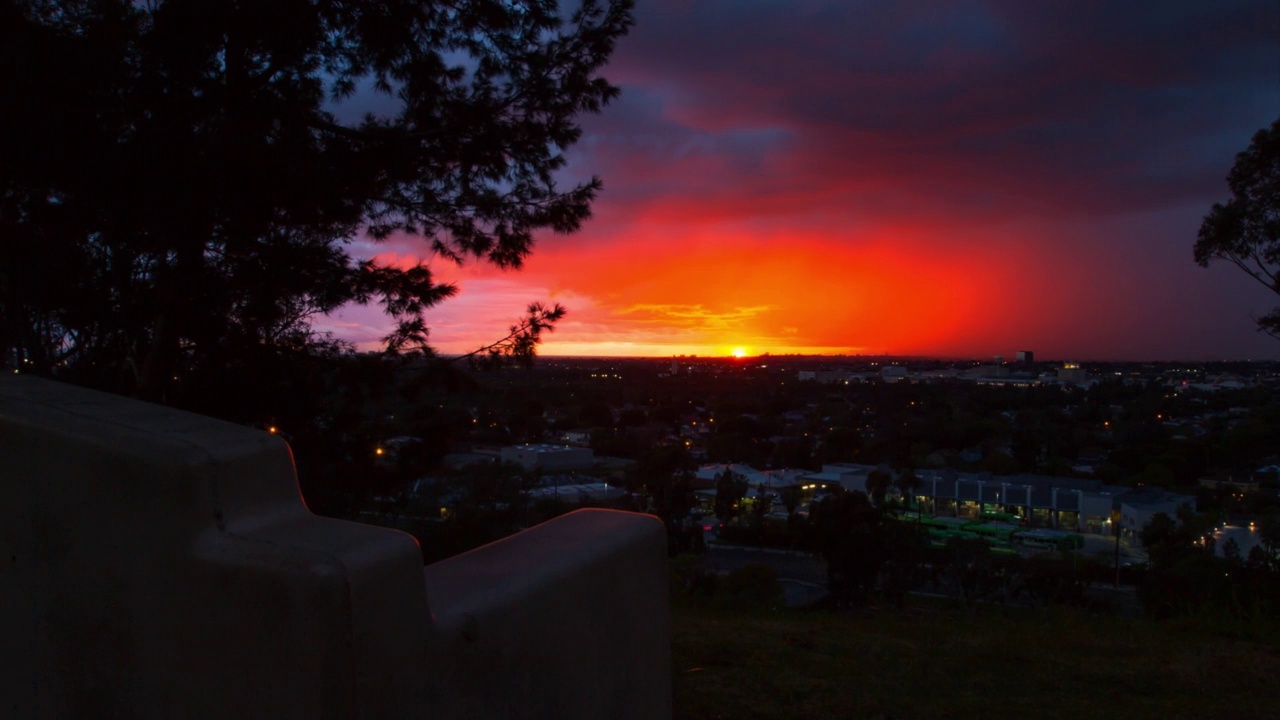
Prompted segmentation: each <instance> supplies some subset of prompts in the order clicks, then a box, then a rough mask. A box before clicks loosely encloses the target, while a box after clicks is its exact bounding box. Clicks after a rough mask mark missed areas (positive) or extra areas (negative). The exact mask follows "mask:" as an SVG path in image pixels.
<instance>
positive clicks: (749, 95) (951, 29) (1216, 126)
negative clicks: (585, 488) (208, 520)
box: [317, 0, 1280, 360]
mask: <svg viewBox="0 0 1280 720" xmlns="http://www.w3.org/2000/svg"><path fill="white" fill-rule="evenodd" d="M917 5H918V4H910V5H901V6H899V5H897V4H888V5H885V6H883V7H881V8H880V9H879V10H878V11H876V12H871V11H869V10H868V9H867V8H864V7H863V6H862V5H861V4H854V3H847V4H846V3H821V2H807V1H803V0H796V1H789V0H764V1H762V2H757V3H742V2H739V1H738V0H705V2H699V3H684V2H676V1H675V0H646V2H643V3H639V6H638V8H637V24H636V26H635V28H634V29H633V31H632V32H631V34H630V35H629V36H628V37H626V38H624V39H623V41H622V42H621V43H620V45H619V47H618V51H617V53H616V55H615V57H614V58H613V60H612V62H611V63H610V64H609V65H608V66H607V67H606V68H605V69H604V71H603V74H604V75H605V76H606V77H608V78H609V79H610V80H612V81H614V82H616V83H618V84H619V85H620V87H621V88H622V95H621V97H620V98H619V99H618V100H617V101H615V102H614V103H613V104H611V105H610V106H609V107H608V108H606V109H605V111H604V112H603V113H601V114H600V115H598V116H586V117H584V118H582V121H583V129H584V134H583V138H582V141H581V142H580V143H579V144H578V145H577V146H574V147H573V148H571V149H570V150H569V151H568V152H567V159H568V166H567V167H568V170H567V172H571V173H573V175H572V176H566V178H565V179H564V184H566V185H568V184H571V183H572V182H574V181H575V179H576V180H581V179H583V178H585V177H587V176H590V175H593V174H595V175H599V176H600V177H601V178H602V179H603V181H604V190H603V191H602V193H601V194H600V196H599V197H598V198H597V200H596V202H595V204H594V205H593V214H594V217H593V218H591V219H590V220H588V221H587V222H586V224H585V225H584V227H583V228H582V230H581V231H580V232H578V233H576V234H574V235H571V236H558V235H554V234H551V233H547V234H546V235H543V236H539V237H538V243H537V247H536V248H535V249H534V251H533V254H532V255H531V256H530V257H529V258H528V260H527V261H526V265H525V267H524V268H523V269H521V270H520V271H518V272H503V271H500V270H497V269H494V268H491V267H487V266H485V265H483V264H481V263H474V262H473V263H469V264H467V265H465V266H463V267H457V266H454V265H452V264H451V263H448V262H445V261H442V260H439V259H434V258H431V257H429V256H424V255H423V253H425V252H427V250H425V248H426V247H427V244H426V243H425V242H424V241H423V240H421V239H416V238H409V237H394V238H391V239H390V240H388V241H387V242H384V243H380V244H377V245H373V244H370V243H368V242H366V241H356V242H355V243H353V245H352V252H353V253H354V254H356V255H359V256H362V257H375V258H376V260H377V261H378V262H380V263H391V264H395V263H412V262H416V261H418V260H419V259H422V260H425V261H427V262H428V263H429V264H430V266H431V268H432V270H433V272H434V273H435V274H436V275H437V277H439V278H440V279H441V280H442V281H447V282H453V283H456V284H457V286H458V288H459V293H458V295H457V296H456V297H455V298H453V299H450V300H448V301H446V302H444V303H442V304H440V305H439V306H438V307H435V308H432V309H431V310H430V311H429V313H428V316H427V320H428V324H429V325H430V327H431V343H432V345H433V347H435V348H436V349H437V350H438V351H440V352H442V353H446V354H455V353H465V352H469V351H471V350H474V349H475V348H477V347H479V346H481V345H484V344H486V343H488V342H492V341H493V340H495V339H497V338H500V337H501V336H502V335H503V334H504V333H505V332H506V328H507V327H508V326H509V325H510V324H511V323H512V322H514V321H515V320H517V319H518V318H519V317H520V315H521V313H522V310H523V308H524V307H525V306H526V305H527V304H528V303H530V302H533V301H544V302H551V301H554V302H559V303H561V304H563V305H564V306H565V307H566V308H567V309H568V314H567V316H566V317H565V319H564V320H563V321H562V322H561V323H560V324H559V325H558V326H557V328H556V330H555V332H554V333H551V334H549V335H547V336H545V340H544V342H543V344H542V346H541V347H540V349H539V352H540V353H541V354H543V355H585V356H619V355H629V356H654V357H667V356H672V355H694V354H696V355H700V356H728V355H731V354H732V353H733V352H734V350H735V349H739V348H740V349H742V350H743V351H744V352H745V353H747V354H749V355H759V354H765V353H770V354H793V353H797V354H824V355H831V354H845V355H852V354H892V355H916V356H935V357H937V356H947V357H990V356H993V355H1004V356H1012V355H1013V353H1014V352H1015V351H1018V350H1032V351H1034V352H1035V353H1036V356H1037V358H1045V359H1077V360H1089V359H1137V360H1142V359H1213V358H1221V359H1244V358H1253V359H1264V358H1275V357H1278V356H1280V344H1277V343H1275V342H1274V340H1272V339H1270V338H1267V337H1266V336H1264V335H1261V334H1260V333H1258V332H1256V330H1255V326H1254V321H1253V318H1255V317H1257V316H1259V315H1261V314H1263V313H1265V312H1267V310H1268V309H1269V308H1270V306H1271V305H1273V304H1274V300H1275V298H1274V295H1273V294H1271V293H1269V292H1268V291H1267V290H1266V289H1264V288H1261V287H1257V286H1254V285H1252V284H1251V283H1250V282H1249V281H1248V280H1247V278H1243V276H1240V275H1239V274H1238V272H1237V271H1235V270H1234V269H1232V268H1229V267H1225V266H1221V265H1215V266H1213V267H1211V268H1209V269H1208V270H1205V269H1203V268H1200V267H1198V266H1196V264H1195V263H1194V262H1193V261H1192V252H1191V249H1192V245H1193V244H1194V242H1195V238H1196V232H1197V229H1198V227H1199V223H1200V220H1201V218H1202V217H1203V216H1204V214H1205V212H1206V211H1207V210H1208V208H1209V207H1210V206H1211V205H1212V203H1214V202H1217V201H1221V200H1224V199H1226V196H1227V193H1228V190H1227V188H1226V184H1225V182H1224V177H1225V175H1226V173H1227V171H1228V170H1229V169H1230V165H1231V162H1232V159H1233V157H1234V155H1235V153H1236V152H1238V151H1239V150H1241V149H1243V148H1244V147H1245V146H1246V145H1247V144H1248V140H1249V138H1250V136H1251V135H1252V134H1253V132H1254V131H1256V130H1257V129H1258V128H1260V127H1263V126H1264V125H1267V124H1269V123H1270V122H1271V121H1273V120H1274V119H1275V117H1276V116H1277V114H1280V84H1277V83H1276V82H1275V68H1276V67H1280V40H1277V38H1276V37H1275V35H1274V33H1268V32H1267V31H1266V30H1265V28H1266V27H1272V28H1274V27H1275V26H1276V23H1277V22H1280V9H1277V8H1280V6H1270V7H1269V9H1268V7H1267V6H1268V4H1266V3H1261V4H1260V3H1247V2H1242V3H1233V2H1225V3H1222V4H1214V5H1212V6H1209V5H1205V4H1203V3H1196V2H1192V1H1191V0H1186V1H1183V0H1170V2H1168V3H1162V4H1160V5H1159V7H1158V9H1156V8H1155V6H1152V5H1145V4H1142V3H1137V4H1132V5H1129V4H1113V5H1108V4H1101V5H1097V4H1083V5H1075V4H1066V5H1062V6H1058V5H1053V4H1045V5H1043V6H1040V5H1035V6H1033V5H1031V4H1027V5H1025V6H1024V4H1021V3H1014V4H1011V5H1009V6H999V4H997V5H996V6H992V5H990V4H988V3H951V2H945V3H944V2H932V1H931V0H930V1H926V2H925V3H924V4H923V5H921V6H919V7H917ZM922 8H925V9H927V10H928V11H927V12H926V11H925V9H922ZM1153 12H1154V13H1155V14H1156V15H1158V18H1154V17H1153V15H1152V13H1153ZM1157 20H1158V22H1157ZM1206 26H1212V27H1215V28H1219V29H1220V30H1221V32H1219V33H1217V34H1209V35H1206V34H1204V33H1203V32H1201V29H1202V28H1203V27H1206ZM1188 33H1190V35H1189V34H1188ZM712 36H714V37H715V39H716V42H715V43H713V44H709V43H708V42H706V38H708V37H712ZM1187 37H1195V38H1197V40H1196V42H1195V43H1188V42H1186V41H1185V39H1186V38H1187ZM389 328H390V323H389V322H388V321H387V320H386V319H385V318H384V317H382V316H381V315H380V313H379V310H378V308H376V307H373V308H353V307H349V308H345V309H343V310H342V311H340V312H337V313H334V314H333V315H332V316H330V317H328V318H324V319H323V321H321V322H319V323H317V329H319V330H322V331H331V332H333V333H334V334H335V335H337V336H338V337H341V338H344V339H347V340H349V341H351V342H352V343H354V344H356V346H357V347H360V348H362V349H375V348H377V347H378V346H379V338H381V337H383V336H385V335H386V334H387V332H388V331H389Z"/></svg>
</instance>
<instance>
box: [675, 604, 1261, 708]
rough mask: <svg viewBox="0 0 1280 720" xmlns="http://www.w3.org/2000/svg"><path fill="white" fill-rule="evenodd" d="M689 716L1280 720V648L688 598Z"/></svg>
mask: <svg viewBox="0 0 1280 720" xmlns="http://www.w3.org/2000/svg"><path fill="white" fill-rule="evenodd" d="M672 611H673V615H674V628H673V629H674V633H675V634H674V638H675V639H674V648H673V656H674V668H673V669H674V673H675V677H674V684H675V704H676V718H677V719H678V720H709V719H711V718H728V719H733V720H739V719H742V720H747V719H752V718H759V719H764V718H881V719H888V718H894V719H895V720H902V719H905V718H990V719H997V718H998V719H1005V718H1063V719H1064V720H1067V719H1069V720H1099V719H1105V718H1124V719H1125V720H1139V719H1142V718H1160V719H1161V720H1169V719H1172V718H1187V719H1188V720H1192V719H1194V720H1202V719H1205V718H1223V719H1224V720H1225V719H1228V718H1229V719H1230V720H1277V719H1280V648H1278V647H1277V645H1276V644H1274V643H1271V642H1261V641H1258V640H1248V641H1246V640H1236V639H1230V638H1228V637H1225V636H1223V635H1221V634H1218V633H1214V632H1210V631H1208V630H1206V629H1204V628H1203V627H1201V626H1198V625H1196V624H1194V623H1185V622H1184V623H1171V622H1165V623H1158V622H1154V621H1148V620H1126V619H1120V618H1111V617H1096V616H1091V615H1087V614H1085V613H1082V612H1075V611H1069V610H1050V611H1035V612H1032V611H1017V612H1014V611H1004V610H1001V609H998V608H990V609H984V610H983V611H981V612H979V613H977V614H975V613H972V612H970V611H966V610H962V609H956V608H952V607H949V606H947V605H945V604H944V605H938V604H932V605H931V604H924V605H918V606H915V607H909V608H908V609H906V610H905V611H897V610H891V609H880V610H869V611H862V612H855V613H842V614H835V613H824V612H810V613H800V612H787V611H750V612H744V611H731V610H727V609H724V608H723V607H714V606H711V605H708V604H706V603H703V604H696V603H690V602H687V601H682V600H680V599H677V600H676V602H675V603H674V605H673V607H672Z"/></svg>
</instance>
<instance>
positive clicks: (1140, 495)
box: [1118, 488, 1195, 542]
mask: <svg viewBox="0 0 1280 720" xmlns="http://www.w3.org/2000/svg"><path fill="white" fill-rule="evenodd" d="M1118 505H1119V508H1118V509H1119V511H1120V529H1121V531H1123V532H1124V534H1125V537H1126V538H1127V539H1128V540H1130V541H1131V542H1132V541H1136V540H1138V538H1139V534H1140V533H1141V532H1142V529H1143V528H1144V527H1146V526H1147V524H1148V523H1150V522H1151V519H1152V518H1154V517H1155V516H1156V515H1158V514H1160V513H1164V514H1165V515H1168V516H1169V517H1170V518H1171V519H1172V520H1173V521H1174V522H1177V520H1178V509H1179V508H1181V507H1183V506H1184V505H1185V506H1187V507H1190V508H1191V509H1193V510H1194V509H1195V498H1193V497H1191V496H1190V495H1179V494H1178V493H1172V492H1168V491H1166V490H1161V489H1159V488H1140V489H1134V490H1130V491H1129V492H1127V493H1125V494H1124V495H1123V496H1122V497H1121V498H1120V499H1119V502H1118Z"/></svg>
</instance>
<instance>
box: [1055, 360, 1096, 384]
mask: <svg viewBox="0 0 1280 720" xmlns="http://www.w3.org/2000/svg"><path fill="white" fill-rule="evenodd" d="M1058 382H1063V383H1074V384H1076V385H1083V384H1085V383H1087V382H1089V371H1088V370H1085V369H1084V368H1082V367H1080V363H1073V362H1069V363H1063V364H1062V367H1060V368H1058Z"/></svg>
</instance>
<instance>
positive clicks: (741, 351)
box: [729, 347, 747, 358]
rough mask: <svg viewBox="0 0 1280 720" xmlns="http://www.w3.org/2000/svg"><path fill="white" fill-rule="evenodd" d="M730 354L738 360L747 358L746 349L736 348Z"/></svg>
mask: <svg viewBox="0 0 1280 720" xmlns="http://www.w3.org/2000/svg"><path fill="white" fill-rule="evenodd" d="M729 354H730V355H732V356H734V357H736V358H744V357H746V356H747V349H746V348H744V347H736V348H734V349H733V350H730V351H729Z"/></svg>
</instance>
